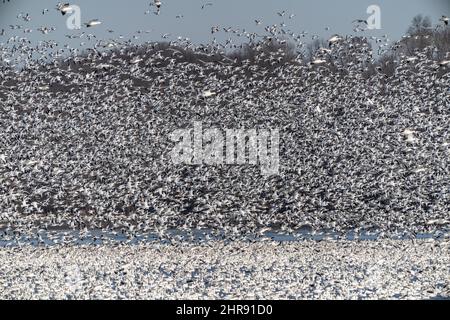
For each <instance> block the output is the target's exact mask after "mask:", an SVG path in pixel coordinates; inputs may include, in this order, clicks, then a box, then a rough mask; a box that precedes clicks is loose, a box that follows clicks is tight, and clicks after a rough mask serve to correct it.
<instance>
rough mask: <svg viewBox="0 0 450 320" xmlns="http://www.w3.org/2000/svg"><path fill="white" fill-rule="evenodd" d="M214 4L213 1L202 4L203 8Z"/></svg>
mask: <svg viewBox="0 0 450 320" xmlns="http://www.w3.org/2000/svg"><path fill="white" fill-rule="evenodd" d="M212 5H213V4H212V3H211V2H208V3H205V4H204V5H202V10H204V9H205V8H206V7H208V6H212Z"/></svg>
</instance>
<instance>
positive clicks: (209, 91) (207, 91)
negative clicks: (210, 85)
mask: <svg viewBox="0 0 450 320" xmlns="http://www.w3.org/2000/svg"><path fill="white" fill-rule="evenodd" d="M215 95H216V93H215V92H212V91H211V90H206V91H204V92H203V93H202V97H203V98H209V97H212V96H215Z"/></svg>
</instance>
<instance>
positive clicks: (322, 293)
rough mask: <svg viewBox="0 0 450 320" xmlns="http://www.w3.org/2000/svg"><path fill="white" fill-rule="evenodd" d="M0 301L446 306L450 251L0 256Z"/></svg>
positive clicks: (327, 244)
mask: <svg viewBox="0 0 450 320" xmlns="http://www.w3.org/2000/svg"><path fill="white" fill-rule="evenodd" d="M0 261H1V262H2V263H1V264H0V299H122V298H129V299H144V298H145V299H206V298H222V299H240V298H245V299H280V298H282V299H294V298H296V299H299V298H303V299H368V298H370V299H380V298H384V299H386V298H387V299H433V298H450V268H449V265H450V242H449V241H421V240H415V241H403V240H402V241H387V240H380V241H361V242H358V241H323V242H313V241H311V242H308V241H307V242H297V243H276V242H260V243H242V242H235V243H231V244H228V245H226V244H224V243H223V242H210V243H208V244H203V245H195V244H185V245H178V246H169V245H159V244H148V245H136V246H116V247H114V246H90V247H80V246H77V247H63V246H60V247H58V246H56V247H47V248H36V247H24V248H12V249H0Z"/></svg>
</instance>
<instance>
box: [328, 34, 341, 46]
mask: <svg viewBox="0 0 450 320" xmlns="http://www.w3.org/2000/svg"><path fill="white" fill-rule="evenodd" d="M341 40H342V38H341V37H340V36H338V35H334V36H332V37H331V38H330V39H328V43H329V44H330V46H331V45H333V44H334V43H336V42H339V41H341Z"/></svg>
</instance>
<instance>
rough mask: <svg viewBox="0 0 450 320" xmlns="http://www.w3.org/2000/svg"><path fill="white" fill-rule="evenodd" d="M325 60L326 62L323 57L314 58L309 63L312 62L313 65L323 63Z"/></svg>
mask: <svg viewBox="0 0 450 320" xmlns="http://www.w3.org/2000/svg"><path fill="white" fill-rule="evenodd" d="M326 62H327V60H324V59H314V60H313V61H311V63H312V64H313V65H319V64H324V63H326Z"/></svg>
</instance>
